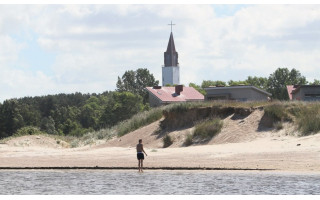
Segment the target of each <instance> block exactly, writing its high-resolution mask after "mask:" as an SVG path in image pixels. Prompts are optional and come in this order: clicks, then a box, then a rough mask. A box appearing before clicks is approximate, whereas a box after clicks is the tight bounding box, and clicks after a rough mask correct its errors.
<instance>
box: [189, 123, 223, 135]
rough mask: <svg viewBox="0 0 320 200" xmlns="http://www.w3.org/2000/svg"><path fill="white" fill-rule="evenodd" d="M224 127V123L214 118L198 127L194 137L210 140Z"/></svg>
mask: <svg viewBox="0 0 320 200" xmlns="http://www.w3.org/2000/svg"><path fill="white" fill-rule="evenodd" d="M222 126H223V121H222V120H221V119H219V118H214V119H211V120H207V121H204V122H201V123H199V124H197V125H196V127H195V129H194V132H193V137H200V138H202V139H210V138H212V137H214V136H215V135H217V134H218V133H220V131H221V129H222Z"/></svg>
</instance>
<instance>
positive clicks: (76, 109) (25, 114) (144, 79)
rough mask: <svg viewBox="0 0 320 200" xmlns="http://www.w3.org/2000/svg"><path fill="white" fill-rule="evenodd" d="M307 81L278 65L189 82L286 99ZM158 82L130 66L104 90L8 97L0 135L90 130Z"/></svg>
mask: <svg viewBox="0 0 320 200" xmlns="http://www.w3.org/2000/svg"><path fill="white" fill-rule="evenodd" d="M293 84H320V81H319V80H314V82H313V83H308V82H307V81H306V78H305V77H304V76H302V75H301V73H300V72H299V71H298V70H296V69H292V70H289V69H287V68H278V69H277V70H276V71H275V72H274V73H272V74H270V76H269V77H268V78H265V77H251V76H249V77H248V78H247V79H246V80H244V81H233V80H230V81H228V82H224V81H219V80H204V81H203V82H202V84H201V85H197V84H194V83H190V84H189V86H190V87H194V88H195V89H197V90H198V91H199V92H201V93H202V94H205V91H204V88H205V87H209V86H219V85H220V86H222V85H223V86H233V85H253V86H256V87H258V88H261V89H264V90H266V91H268V92H270V93H271V94H272V96H273V98H274V99H279V100H287V99H288V94H287V91H286V85H293ZM155 85H159V81H158V80H155V78H154V76H153V74H151V73H150V72H149V70H148V69H145V68H139V69H137V70H135V71H134V70H128V71H126V72H125V73H124V74H123V75H122V76H121V77H118V80H117V83H116V90H115V91H106V92H103V93H102V94H95V93H93V94H82V93H79V92H77V93H74V94H57V95H46V96H41V97H24V98H19V99H9V100H5V101H4V102H3V103H0V139H1V138H4V137H8V136H11V135H13V134H15V133H16V132H17V131H18V130H19V129H21V128H23V127H27V126H31V127H37V128H39V129H40V130H41V131H43V132H46V133H48V134H58V135H65V136H68V135H70V136H79V137H80V136H82V135H84V134H85V133H88V132H90V131H94V130H99V129H101V128H107V127H111V126H114V125H116V124H117V123H119V122H120V121H123V120H126V119H129V118H131V117H132V116H133V115H135V114H137V113H138V112H141V111H145V110H149V109H150V107H149V104H148V93H147V91H146V90H145V87H147V86H155Z"/></svg>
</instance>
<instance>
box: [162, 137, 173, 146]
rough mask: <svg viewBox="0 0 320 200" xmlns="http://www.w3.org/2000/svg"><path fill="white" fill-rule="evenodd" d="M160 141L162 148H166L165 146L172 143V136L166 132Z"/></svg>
mask: <svg viewBox="0 0 320 200" xmlns="http://www.w3.org/2000/svg"><path fill="white" fill-rule="evenodd" d="M162 141H163V148H166V147H168V146H170V145H172V143H173V140H172V138H171V137H170V135H168V134H166V136H164V137H163V138H162Z"/></svg>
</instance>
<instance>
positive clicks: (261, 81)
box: [189, 68, 320, 100]
mask: <svg viewBox="0 0 320 200" xmlns="http://www.w3.org/2000/svg"><path fill="white" fill-rule="evenodd" d="M306 84H310V85H319V84H320V81H319V80H314V81H313V82H308V81H307V80H306V77H304V76H302V75H301V73H300V72H299V71H298V70H296V69H291V70H289V69H287V68H278V69H277V70H276V71H275V72H273V73H272V74H270V76H269V77H268V78H266V77H256V76H254V77H252V76H248V78H247V79H246V80H244V81H233V80H230V81H228V82H224V81H219V80H217V81H211V80H204V81H203V82H202V84H201V86H200V85H196V84H195V83H190V84H189V86H190V87H194V88H195V89H196V90H198V91H199V92H201V93H202V94H205V91H204V89H203V88H206V87H209V86H234V85H253V86H256V87H258V88H260V89H263V90H266V91H267V92H269V93H271V94H272V98H274V99H278V100H288V99H289V96H288V92H287V88H286V86H287V85H306Z"/></svg>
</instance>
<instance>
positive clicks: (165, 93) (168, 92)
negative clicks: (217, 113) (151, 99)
mask: <svg viewBox="0 0 320 200" xmlns="http://www.w3.org/2000/svg"><path fill="white" fill-rule="evenodd" d="M146 89H147V90H148V91H149V93H152V94H153V95H154V96H156V97H157V98H159V99H160V100H161V101H163V102H184V101H196V100H204V96H203V95H202V94H201V93H200V92H198V91H197V90H196V89H194V88H193V87H183V91H182V92H180V95H177V94H176V93H175V87H161V88H160V89H154V88H153V87H147V88H146Z"/></svg>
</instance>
